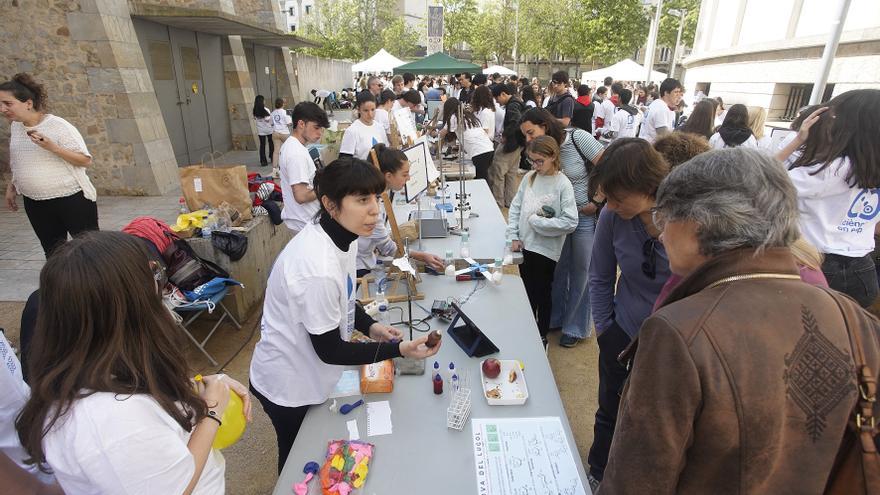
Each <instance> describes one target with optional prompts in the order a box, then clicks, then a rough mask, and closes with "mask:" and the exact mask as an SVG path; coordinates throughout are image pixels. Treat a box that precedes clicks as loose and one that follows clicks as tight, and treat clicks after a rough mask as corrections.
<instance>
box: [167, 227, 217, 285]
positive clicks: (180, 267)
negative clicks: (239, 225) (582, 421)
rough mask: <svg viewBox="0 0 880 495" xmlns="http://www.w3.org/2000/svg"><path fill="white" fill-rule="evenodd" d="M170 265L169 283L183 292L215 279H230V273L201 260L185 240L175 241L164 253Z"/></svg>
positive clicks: (214, 264) (168, 270)
mask: <svg viewBox="0 0 880 495" xmlns="http://www.w3.org/2000/svg"><path fill="white" fill-rule="evenodd" d="M162 255H163V257H164V258H165V261H166V263H167V265H168V268H167V273H168V281H169V282H171V283H172V284H174V285H175V286H177V287H178V288H180V289H182V290H190V291H191V290H193V289H195V288H196V287H198V286H200V285H202V284H204V283H205V282H208V281H210V280H211V279H213V278H215V277H221V278H229V272H227V271H226V270H224V269H223V268H221V267H220V266H218V265H217V264H216V263H212V262H210V261H208V260H206V259H203V258H200V257H199V256H198V255H197V254H196V253H195V251H193V249H192V247H191V246H190V245H189V243H188V242H186V241H185V240H183V239H175V240H174V241H173V242H172V243H171V244H169V245H168V247H167V248H166V249H165V252H164V253H162Z"/></svg>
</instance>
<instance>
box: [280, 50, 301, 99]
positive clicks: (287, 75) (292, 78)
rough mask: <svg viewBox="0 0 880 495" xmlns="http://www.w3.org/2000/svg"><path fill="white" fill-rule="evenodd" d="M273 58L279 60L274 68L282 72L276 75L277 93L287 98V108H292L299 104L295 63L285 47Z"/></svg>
mask: <svg viewBox="0 0 880 495" xmlns="http://www.w3.org/2000/svg"><path fill="white" fill-rule="evenodd" d="M275 58H276V60H277V59H280V62H281V63H276V64H275V67H278V68H279V69H280V68H281V67H283V68H284V69H283V71H280V72H279V73H278V93H279V94H280V95H281V96H282V97H283V98H287V108H293V107H294V105H296V104H297V103H299V101H298V100H299V82H298V80H297V77H296V62H295V61H294V58H293V56H291V54H290V49H289V48H287V47H282V48H278V49H277V51H276V53H275Z"/></svg>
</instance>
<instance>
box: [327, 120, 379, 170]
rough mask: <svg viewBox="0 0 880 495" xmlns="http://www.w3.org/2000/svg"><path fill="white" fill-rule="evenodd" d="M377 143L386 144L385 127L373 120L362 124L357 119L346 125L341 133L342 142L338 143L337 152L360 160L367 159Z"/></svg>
mask: <svg viewBox="0 0 880 495" xmlns="http://www.w3.org/2000/svg"><path fill="white" fill-rule="evenodd" d="M377 143H382V144H386V145H387V144H388V138H387V137H386V135H385V128H384V127H382V124H380V123H378V122H375V121H373V123H372V124H370V125H367V124H364V123H363V121H361V119H357V120H355V121H354V122H352V123H351V125H350V126H348V129H346V130H345V134H343V135H342V143H341V144H340V145H339V153H345V154H348V155H351V156H353V157H355V158H360V159H361V160H368V159H369V157H370V150H371V149H372V148H373V145H375V144H377Z"/></svg>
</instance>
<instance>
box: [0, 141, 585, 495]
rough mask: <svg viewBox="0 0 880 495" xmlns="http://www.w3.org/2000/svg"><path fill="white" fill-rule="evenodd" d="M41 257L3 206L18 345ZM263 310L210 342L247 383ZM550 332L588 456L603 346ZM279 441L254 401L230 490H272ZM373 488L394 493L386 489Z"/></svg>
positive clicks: (172, 202) (119, 206)
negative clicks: (566, 340) (571, 342)
mask: <svg viewBox="0 0 880 495" xmlns="http://www.w3.org/2000/svg"><path fill="white" fill-rule="evenodd" d="M217 163H223V164H234V163H241V164H246V165H248V166H249V169H250V170H254V171H260V172H265V173H268V172H269V171H268V170H267V169H266V168H261V167H259V166H258V164H259V160H258V158H257V154H256V153H254V152H231V153H227V154H226V155H224V157H222V158H220V159H218V160H217ZM178 199H179V193H178V192H176V191H174V192H171V193H169V194H167V195H165V196H162V197H101V198H99V200H98V211H99V213H98V215H99V221H100V224H101V228H102V229H119V228H121V227H122V226H123V225H125V224H126V223H128V222H129V221H130V220H131V219H132V218H134V217H136V216H139V215H151V216H155V217H158V218H161V219H163V220H166V221H170V220H173V219H174V218H176V216H177V213H178V211H177V210H178ZM505 214H506V212H505ZM44 262H45V260H44V257H43V254H42V249H41V248H40V245H39V242H38V241H37V238H36V236H35V235H34V234H33V230H32V229H31V227H30V224H29V223H28V221H27V217H26V216H25V214H24V212H23V211H19V212H17V213H12V212H9V211H8V210H6V209H5V208H2V209H0V281H2V283H0V301H5V302H0V328H5V329H6V335H7V336H8V337H9V340H10V342H11V343H12V344H13V346H17V345H18V335H19V324H20V323H19V322H20V318H21V310H22V308H23V307H24V302H23V301H25V300H26V299H27V296H28V295H29V294H30V293H31V291H33V290H34V289H36V287H37V282H38V279H39V270H40V268H41V267H42V266H43V263H44ZM513 270H516V269H515V268H514V269H513ZM516 273H518V272H516ZM259 317H260V313H259V311H257V312H255V314H253V315H251V317H250V318H249V319H248V320H247V321H244V322H242V329H241V330H235V329H234V328H233V327H232V326H231V325H229V324H227V325H224V326H223V327H221V328H220V330H219V331H218V333H217V334H216V335H215V337H213V338H212V340H211V341H210V342H209V343H208V345H207V348H208V351H209V352H210V353H211V354H212V355H214V356H215V357H216V359H217V360H218V361H220V362H221V363H223V362H226V361H227V360H230V359H231V361H230V362H229V364H228V365H227V366H226V368H224V372H225V373H227V374H229V375H230V376H232V377H234V378H236V379H238V380H239V381H241V382H242V383H247V381H248V368H249V365H250V358H251V354H252V353H253V348H254V345H255V344H256V342H257V340H258V339H259V335H258V332H257V331H256V326H257V324H258V323H259ZM209 327H210V322H203V325H202V326H201V327H197V328H196V329H195V333H196V335H197V336H199V335H203V331H207V328H209ZM550 339H551V345H550V348H549V359H550V365H551V368H552V369H553V371H554V375H555V378H556V383H557V386H558V387H559V392H560V395H561V396H562V401H563V404H564V406H565V410H566V414H567V415H568V418H569V421H570V423H571V426H572V430H573V433H574V437H575V442H576V446H577V450H578V451H579V452H580V454H581V457H582V458H583V459H586V454H587V451H588V449H589V446H590V444H591V442H592V439H593V430H592V429H593V414H594V412H595V410H596V391H597V388H598V379H597V370H598V368H597V359H598V348H597V347H596V343H595V338H591V339H588V340H587V341H586V342H584V343H582V344H581V345H580V346H578V347H576V348H574V349H563V348H561V347H559V346H558V345H556V339H558V334H551V335H550ZM239 349H241V350H240V352H239ZM236 352H238V354H236ZM188 357H189V363H190V366H191V367H192V369H193V371H194V372H200V373H206V372H208V373H213V372H215V371H217V370H216V369H215V368H213V367H211V366H210V363H208V362H207V360H206V359H205V358H204V357H203V356H202V355H201V354H200V353H199V352H198V351H196V350H195V349H194V348H193V347H192V346H189V347H188ZM275 445H276V444H275V433H274V430H273V429H272V425H271V423H270V422H269V419H268V417H267V416H266V415H265V414H264V413H263V411H262V409H261V407H260V406H259V404H255V406H254V421H253V423H251V424H250V425H249V426H248V430H247V432H246V433H245V435H244V437H243V438H242V439H241V440H240V441H239V442H238V443H237V444H236V445H233V446H232V447H230V448H228V449H226V450H225V451H224V456H225V457H226V483H227V490H226V493H228V494H230V495H262V494H267V493H271V492H272V490H273V488H274V486H275V482H276V479H277V476H276V469H275V465H276V459H277V457H276V455H277V454H276V450H275V449H276V447H275ZM468 455H469V454H468ZM312 485H313V486H312V491H311V492H310V493H317V491H316V490H315V485H314V483H312ZM377 488H378V487H377ZM402 492H403V491H396V493H402ZM370 493H372V491H371V492H370ZM376 493H395V492H392V491H388V490H381V491H376Z"/></svg>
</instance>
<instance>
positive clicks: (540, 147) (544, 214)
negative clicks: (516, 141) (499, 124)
mask: <svg viewBox="0 0 880 495" xmlns="http://www.w3.org/2000/svg"><path fill="white" fill-rule="evenodd" d="M526 153H527V154H528V161H529V164H531V166H532V171H531V172H529V173H527V174H526V175H525V176H524V177H523V179H522V181H521V182H520V185H519V189H518V190H517V192H516V196H514V198H513V201H512V202H511V203H510V211H509V212H508V215H507V238H508V239H510V240H512V241H513V246H512V247H513V250H514V251H522V253H523V262H522V264H521V265H520V267H519V272H520V275H521V276H522V279H523V285H525V287H526V295H528V298H529V304H530V305H531V307H532V312H533V313H535V315H536V321H537V324H538V331H539V332H540V334H541V340H542V341H543V342H544V344H545V345H546V344H547V334H548V333H549V331H550V315H551V311H552V309H553V308H552V304H553V300H552V297H551V290H552V286H553V273H554V271H555V270H556V262H557V260H559V256H560V254H561V253H562V248H563V244H565V238H566V236H567V235H568V234H569V233H571V232H573V231H574V230H575V228H576V227H577V225H578V219H577V218H578V216H577V207H576V206H575V200H574V190H573V189H572V187H571V182H570V181H569V180H568V178H567V177H566V176H565V175H564V174H562V173H561V171H562V164H561V163H560V161H559V145H558V144H556V140H555V139H553V138H552V137H549V136H540V137H537V138H535V139H533V140H532V141H531V142H529V144H528V146H527V148H526Z"/></svg>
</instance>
